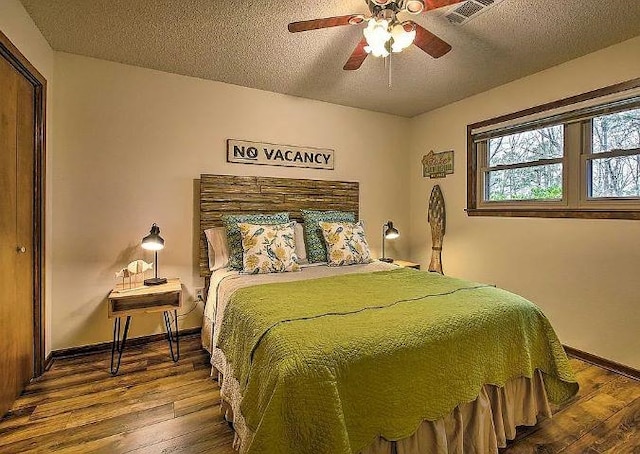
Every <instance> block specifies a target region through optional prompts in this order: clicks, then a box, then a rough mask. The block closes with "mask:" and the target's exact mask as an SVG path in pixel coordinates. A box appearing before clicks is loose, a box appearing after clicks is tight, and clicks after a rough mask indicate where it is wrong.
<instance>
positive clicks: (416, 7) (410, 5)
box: [405, 0, 424, 14]
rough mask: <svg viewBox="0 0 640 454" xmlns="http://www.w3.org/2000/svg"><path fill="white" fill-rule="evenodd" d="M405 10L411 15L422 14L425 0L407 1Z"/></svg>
mask: <svg viewBox="0 0 640 454" xmlns="http://www.w3.org/2000/svg"><path fill="white" fill-rule="evenodd" d="M405 9H406V10H407V12H408V13H411V14H420V13H421V12H422V11H424V0H407V3H406V4H405Z"/></svg>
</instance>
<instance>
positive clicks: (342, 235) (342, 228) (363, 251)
mask: <svg viewBox="0 0 640 454" xmlns="http://www.w3.org/2000/svg"><path fill="white" fill-rule="evenodd" d="M319 225H320V229H321V230H322V235H323V236H324V240H325V242H326V244H327V261H328V263H329V265H330V266H344V265H354V264H356V263H370V262H372V259H371V251H370V250H369V244H368V243H367V238H366V237H365V234H364V227H363V225H362V221H358V222H355V223H354V222H320V223H319Z"/></svg>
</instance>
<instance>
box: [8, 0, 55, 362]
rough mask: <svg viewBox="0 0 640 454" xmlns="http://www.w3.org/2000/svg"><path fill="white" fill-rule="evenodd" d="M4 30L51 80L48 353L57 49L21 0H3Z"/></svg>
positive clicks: (46, 296) (48, 339) (47, 340)
mask: <svg viewBox="0 0 640 454" xmlns="http://www.w3.org/2000/svg"><path fill="white" fill-rule="evenodd" d="M0 31H2V33H4V34H5V35H6V36H7V37H8V38H9V39H10V40H11V42H12V43H13V45H14V46H16V47H17V48H18V50H20V52H21V53H22V55H24V56H25V57H26V58H27V60H29V62H30V63H31V64H32V65H33V66H34V67H35V68H36V69H37V70H38V71H39V72H40V74H42V75H43V76H44V78H45V79H46V80H47V112H46V116H47V118H46V121H47V124H46V128H47V130H46V158H47V170H48V172H47V175H46V182H45V185H46V188H45V190H46V200H45V287H44V308H45V354H46V355H48V354H49V352H50V351H51V332H52V326H51V315H52V300H51V287H52V286H51V277H52V273H51V271H52V270H51V240H52V237H51V231H52V230H51V225H52V210H51V207H52V200H53V197H52V196H53V194H52V190H51V189H52V188H51V181H52V178H51V173H50V171H49V169H51V163H52V160H53V147H52V142H51V131H52V127H53V116H52V107H53V103H52V99H53V97H52V94H53V71H54V69H53V67H54V64H53V60H54V57H53V50H52V49H51V47H50V46H49V43H47V41H46V40H45V39H44V37H43V36H42V34H41V33H40V30H38V28H37V27H36V25H35V24H34V22H33V20H32V19H31V17H30V16H29V15H28V14H27V11H26V10H25V9H24V7H23V6H22V4H21V3H20V2H19V1H18V0H0Z"/></svg>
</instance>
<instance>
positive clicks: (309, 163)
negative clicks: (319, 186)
mask: <svg viewBox="0 0 640 454" xmlns="http://www.w3.org/2000/svg"><path fill="white" fill-rule="evenodd" d="M333 153H334V151H333V150H329V149H326V148H314V147H298V146H295V145H276V144H272V143H262V142H250V141H248V140H236V139H227V162H235V163H239V164H258V165H266V166H281V167H306V168H310V169H328V170H333Z"/></svg>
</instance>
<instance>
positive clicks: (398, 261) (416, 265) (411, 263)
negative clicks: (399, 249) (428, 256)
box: [391, 260, 420, 270]
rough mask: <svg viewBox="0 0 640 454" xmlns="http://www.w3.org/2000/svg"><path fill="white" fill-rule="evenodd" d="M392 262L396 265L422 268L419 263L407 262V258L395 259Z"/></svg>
mask: <svg viewBox="0 0 640 454" xmlns="http://www.w3.org/2000/svg"><path fill="white" fill-rule="evenodd" d="M391 263H393V264H394V265H397V266H400V267H402V268H414V269H416V270H419V269H420V264H419V263H413V262H407V261H406V260H394V261H393V262H391Z"/></svg>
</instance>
